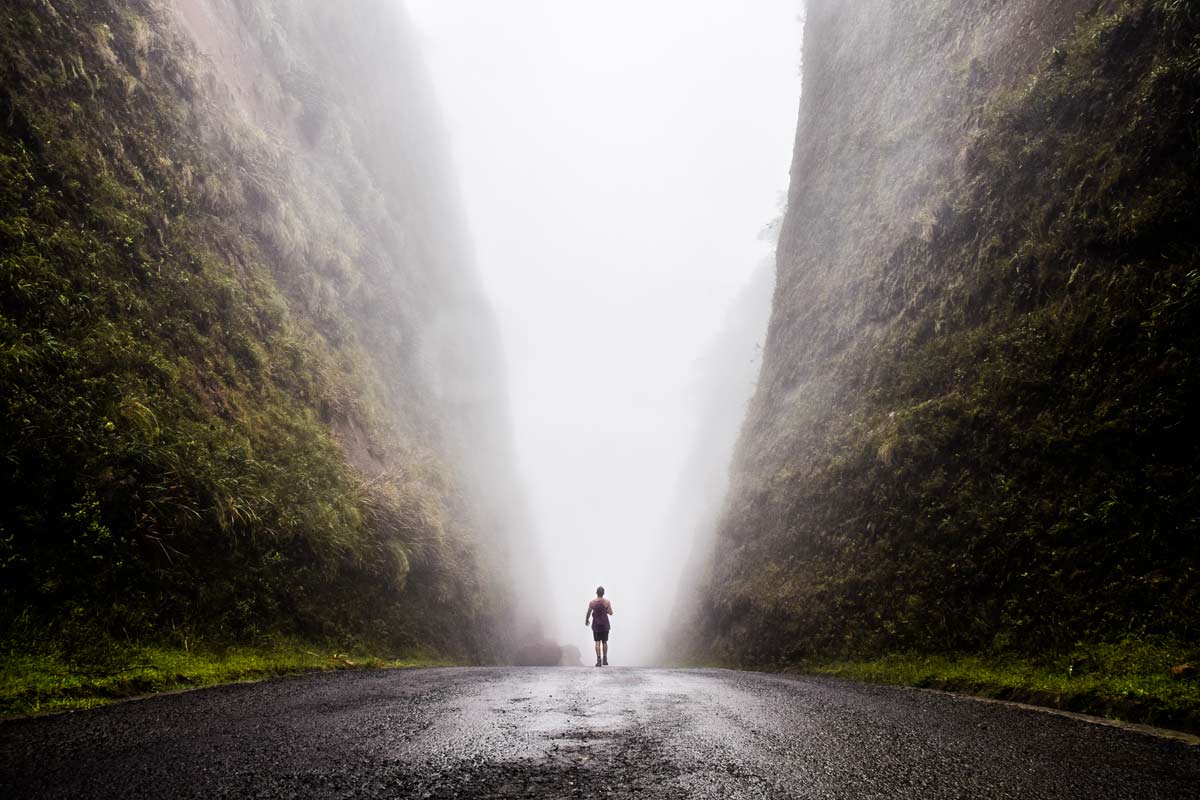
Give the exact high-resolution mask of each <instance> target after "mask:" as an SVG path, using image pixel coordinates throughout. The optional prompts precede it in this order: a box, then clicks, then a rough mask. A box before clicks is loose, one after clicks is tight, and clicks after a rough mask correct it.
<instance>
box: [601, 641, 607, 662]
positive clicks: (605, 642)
mask: <svg viewBox="0 0 1200 800" xmlns="http://www.w3.org/2000/svg"><path fill="white" fill-rule="evenodd" d="M602 663H603V664H604V665H605V666H608V639H605V640H604V661H603V662H602Z"/></svg>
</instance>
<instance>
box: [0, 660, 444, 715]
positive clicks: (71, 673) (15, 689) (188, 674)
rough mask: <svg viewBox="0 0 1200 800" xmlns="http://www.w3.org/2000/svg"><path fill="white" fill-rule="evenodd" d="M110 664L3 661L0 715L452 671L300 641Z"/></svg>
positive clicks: (437, 663) (431, 662)
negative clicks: (325, 679) (349, 672)
mask: <svg viewBox="0 0 1200 800" xmlns="http://www.w3.org/2000/svg"><path fill="white" fill-rule="evenodd" d="M110 658H111V661H110V666H105V667H103V668H101V667H85V666H80V665H78V664H73V663H72V662H70V661H69V660H67V659H65V658H64V657H62V656H61V655H58V654H31V653H19V652H13V653H7V654H3V655H0V716H4V717H11V716H19V715H24V714H36V713H43V712H48V711H66V710H71V709H85V708H94V707H96V706H101V705H105V704H107V703H111V702H113V701H114V700H119V699H121V698H127V697H135V696H138V695H143V694H152V693H157V692H168V691H174V690H179V689H192V688H197V687H200V686H211V685H215V684H220V683H236V682H242V681H253V680H262V679H264V678H271V677H276V676H280V675H295V674H299V673H303V672H321V671H327V670H342V669H397V668H415V667H438V666H454V662H452V661H449V660H446V659H444V658H440V657H438V656H436V655H435V654H433V653H425V652H418V653H413V654H408V655H406V656H403V657H395V656H394V655H384V654H378V653H370V652H364V653H351V654H347V653H343V652H335V651H333V650H330V649H328V648H318V647H314V646H312V645H307V644H304V643H300V642H289V643H283V644H273V645H270V646H267V647H231V648H228V649H223V650H217V649H212V650H197V649H193V650H190V651H188V650H183V649H181V648H177V647H167V646H145V645H130V646H127V647H124V648H122V649H120V650H119V651H116V652H113V653H111V654H110Z"/></svg>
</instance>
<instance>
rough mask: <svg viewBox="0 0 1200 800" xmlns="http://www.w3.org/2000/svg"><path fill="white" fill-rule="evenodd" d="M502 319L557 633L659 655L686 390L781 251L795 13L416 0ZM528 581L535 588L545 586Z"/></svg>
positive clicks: (414, 12)
mask: <svg viewBox="0 0 1200 800" xmlns="http://www.w3.org/2000/svg"><path fill="white" fill-rule="evenodd" d="M406 5H407V6H408V8H409V12H410V14H411V16H412V18H413V21H414V23H415V25H416V27H417V30H418V32H419V35H420V40H421V46H422V48H423V50H424V52H425V56H426V60H427V61H428V64H429V68H430V71H431V72H432V74H433V78H434V82H435V85H436V89H437V93H438V97H439V101H440V103H441V105H442V109H443V113H444V116H445V119H446V127H447V129H448V131H449V135H450V137H451V145H452V152H453V155H454V159H455V163H456V166H457V169H458V173H459V178H460V181H461V184H462V194H463V197H464V199H465V204H466V209H467V218H468V222H469V224H470V226H471V230H472V233H473V236H474V241H475V249H476V252H477V255H478V261H479V266H480V270H481V273H482V276H483V280H484V283H485V286H486V288H487V291H488V293H489V295H490V298H491V301H492V303H493V304H494V306H495V309H496V313H497V315H498V317H499V323H500V327H501V333H502V337H503V348H504V351H505V353H506V359H507V367H508V376H509V381H510V385H509V391H510V396H511V401H512V414H513V425H514V433H515V441H516V447H517V453H518V459H519V468H520V472H521V475H520V477H521V479H522V481H523V482H524V484H525V486H526V487H527V490H528V493H529V500H530V507H531V510H532V513H533V518H534V522H535V524H536V526H537V529H538V530H537V535H538V537H539V539H540V541H541V542H542V549H543V558H544V561H545V563H546V566H547V568H548V570H549V573H550V574H549V575H548V576H547V579H548V580H549V582H550V585H549V586H548V587H547V588H548V589H549V592H548V593H549V595H550V597H551V598H552V600H553V603H554V605H553V607H552V608H550V609H546V613H545V614H544V621H545V623H546V633H547V634H548V635H549V636H551V637H552V638H555V639H557V640H558V641H560V642H561V643H563V644H566V643H572V644H575V645H577V646H579V647H580V649H581V650H583V652H584V654H585V657H586V655H587V653H588V652H589V651H590V649H591V644H590V635H589V633H588V631H586V630H585V629H584V628H583V627H582V622H583V615H584V610H585V608H586V603H587V601H588V600H589V599H590V598H591V597H592V592H593V589H594V588H595V586H596V585H597V583H603V584H604V585H605V586H606V587H607V588H608V596H609V597H610V598H611V599H612V601H613V605H614V610H615V612H616V613H615V615H614V618H613V634H612V644H611V647H612V653H613V661H614V663H620V664H628V663H631V661H638V660H640V659H643V658H645V657H647V655H648V652H649V645H650V641H651V639H652V638H653V637H654V636H656V635H658V633H659V628H660V626H661V623H662V620H663V609H662V608H661V603H657V604H655V606H654V607H648V606H649V605H650V603H651V602H652V600H651V598H653V597H654V596H655V594H654V592H653V591H651V589H652V587H653V585H654V584H656V583H658V582H661V581H663V580H666V579H670V580H673V576H674V574H675V572H677V570H678V569H679V567H680V566H682V560H683V558H684V555H685V554H682V553H680V554H678V555H677V556H676V557H675V558H673V559H670V560H668V562H667V563H664V562H663V560H662V559H661V558H657V560H655V559H653V554H655V553H656V548H655V547H654V544H655V540H656V538H657V537H659V536H661V535H662V533H663V531H664V530H668V529H669V525H670V520H669V519H667V518H666V515H667V513H668V509H669V508H670V506H671V505H672V503H673V502H674V501H675V498H676V496H677V492H678V478H679V474H680V472H681V470H682V466H683V464H682V459H683V458H684V456H685V454H686V453H687V452H688V450H689V449H690V447H691V445H692V442H693V439H694V437H695V436H697V435H702V432H699V431H696V430H695V422H694V419H695V406H696V403H695V398H694V395H693V394H692V393H693V391H694V388H693V386H694V377H695V367H696V361H697V358H698V357H699V355H700V354H701V353H702V352H704V351H705V350H706V349H707V347H708V346H709V345H710V343H711V341H712V339H713V337H714V336H715V335H716V333H717V331H718V329H719V328H720V326H721V324H722V322H723V321H724V317H725V312H726V309H727V307H728V306H729V304H730V303H731V301H732V300H733V298H734V297H735V296H736V295H737V293H738V290H739V289H740V288H741V287H742V286H743V285H744V284H745V283H746V281H747V280H748V278H749V276H750V273H751V271H752V270H753V269H754V267H755V266H756V265H757V264H758V263H759V261H760V260H761V259H762V257H763V255H764V253H765V252H766V248H767V246H766V245H765V244H764V243H763V242H762V241H759V239H758V238H757V237H758V233H759V231H761V230H762V228H763V227H764V226H765V225H766V224H767V223H768V222H769V221H770V220H771V219H772V218H773V217H774V216H775V215H776V213H777V204H778V200H779V196H780V194H781V193H782V192H784V191H785V190H786V188H787V180H788V175H787V170H788V166H789V163H790V160H791V149H792V139H793V136H794V134H795V123H796V110H797V108H798V104H799V97H800V79H799V66H800V63H799V62H800V35H801V30H800V23H799V21H798V17H799V15H800V13H801V8H800V6H801V0H753V1H752V2H747V1H746V0H638V1H637V2H634V1H633V0H612V1H610V2H605V3H585V2H579V1H578V0H505V1H504V2H500V1H499V0H407V2H406ZM530 577H531V579H532V578H534V577H535V576H530Z"/></svg>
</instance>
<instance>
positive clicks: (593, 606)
mask: <svg viewBox="0 0 1200 800" xmlns="http://www.w3.org/2000/svg"><path fill="white" fill-rule="evenodd" d="M612 613H613V609H612V603H611V602H609V601H608V600H605V599H604V587H603V586H597V587H596V599H595V600H593V601H592V602H590V603H588V608H587V614H586V615H585V616H584V618H583V624H584V625H588V624H591V626H592V639H593V640H594V641H595V642H596V666H597V667H607V666H608V629H609V628H611V627H612V623H610V622H609V620H608V618H609V617H611V616H612ZM601 648H603V655H601Z"/></svg>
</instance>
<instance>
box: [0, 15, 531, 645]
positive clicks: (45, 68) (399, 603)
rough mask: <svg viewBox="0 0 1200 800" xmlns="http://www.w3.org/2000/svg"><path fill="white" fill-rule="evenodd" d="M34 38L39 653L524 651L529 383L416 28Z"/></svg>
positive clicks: (6, 231)
mask: <svg viewBox="0 0 1200 800" xmlns="http://www.w3.org/2000/svg"><path fill="white" fill-rule="evenodd" d="M0 28H2V30H0V47H2V48H3V51H4V52H3V70H4V79H3V88H2V89H0V148H2V149H0V170H2V172H3V175H2V182H3V186H4V189H3V197H2V200H0V202H2V204H3V205H2V208H0V220H2V221H0V261H2V264H3V274H2V275H0V281H2V291H0V298H2V300H0V302H2V305H0V314H2V317H0V319H2V323H3V324H2V326H0V336H3V346H2V347H0V388H2V392H0V394H2V396H3V400H0V403H2V404H3V406H4V408H3V413H4V417H5V420H6V425H5V426H4V431H3V433H2V434H0V452H3V459H2V461H3V467H2V468H0V488H2V490H3V494H4V496H6V497H10V498H14V500H13V502H11V503H8V504H5V506H4V508H3V509H2V510H0V531H2V534H0V542H2V543H0V569H2V570H3V571H4V576H3V587H4V588H3V590H0V591H2V595H0V596H2V599H3V605H4V610H5V612H6V614H5V619H6V620H9V621H11V624H10V625H8V626H7V628H8V629H9V633H10V635H24V634H22V631H24V632H26V633H28V632H29V631H40V630H48V631H50V632H51V633H50V634H48V635H49V636H50V637H51V638H54V637H58V639H60V640H62V641H68V640H71V639H72V637H74V638H76V639H78V638H81V637H89V636H92V635H93V634H95V633H97V632H108V633H110V634H116V635H124V636H127V637H133V638H135V639H137V638H143V637H162V636H181V637H183V639H182V640H183V641H185V642H186V641H187V637H188V636H191V637H192V641H195V639H196V637H200V638H204V637H209V638H215V639H219V640H229V639H234V640H242V639H247V638H249V639H254V638H257V637H261V636H264V635H277V634H283V635H297V636H303V637H308V638H315V639H328V640H337V641H345V642H355V641H371V642H375V643H378V644H381V645H387V646H389V647H393V648H400V649H404V648H418V647H431V648H434V649H436V650H438V651H439V652H442V653H446V654H450V655H457V656H459V657H464V658H472V659H477V660H490V659H495V658H501V657H503V656H504V652H505V647H506V645H505V643H503V642H501V641H500V640H498V639H497V638H496V637H495V635H494V634H493V633H492V632H493V631H494V630H495V629H496V628H497V626H496V624H495V622H496V616H495V615H496V614H497V613H499V608H501V607H505V608H506V613H507V612H508V611H511V604H512V603H514V602H516V600H515V599H514V596H513V594H512V592H511V588H510V587H511V581H510V580H509V578H510V575H509V567H508V564H509V557H510V554H511V553H512V552H513V550H514V548H516V547H519V546H520V544H521V542H520V541H519V535H520V534H519V532H520V530H521V513H522V512H521V503H520V500H519V498H518V491H517V489H516V487H515V486H514V485H513V484H512V483H511V482H509V481H508V480H507V478H506V477H505V476H507V475H509V474H510V473H511V470H510V462H509V445H508V441H507V436H508V432H507V420H506V419H505V417H504V415H505V400H504V394H503V377H502V375H500V374H499V359H498V356H497V353H496V352H495V349H494V348H495V331H494V326H493V323H492V319H491V313H490V310H489V308H488V306H487V303H486V301H485V300H484V298H483V297H482V294H481V290H480V287H479V283H478V280H477V278H476V275H475V272H474V265H473V263H472V256H471V252H470V247H469V244H468V243H467V242H468V239H467V238H466V236H465V230H464V228H463V223H462V217H461V214H460V213H459V210H458V204H457V197H456V190H455V188H454V180H453V175H452V174H451V173H450V170H449V169H448V168H447V159H446V157H445V154H444V153H443V151H442V149H441V145H440V142H441V132H440V130H439V127H438V125H439V124H438V121H437V113H436V109H435V108H434V107H433V104H432V103H431V101H430V90H429V87H428V83H427V80H426V77H425V74H424V71H423V67H422V65H421V62H420V59H419V57H418V55H417V54H416V52H415V48H414V44H413V41H412V36H411V33H410V31H409V30H408V26H407V22H406V20H405V18H404V16H403V13H402V10H401V9H400V7H399V6H398V4H395V3H389V2H364V3H356V4H355V8H354V10H353V12H350V11H349V10H348V9H346V8H343V7H342V6H340V5H338V4H332V3H324V2H317V1H316V0H313V1H312V2H307V1H306V2H298V3H292V2H272V0H179V1H178V2H176V3H162V2H158V0H130V1H129V2H117V0H102V1H101V2H82V0H18V2H17V3H15V4H14V6H13V7H12V8H11V9H6V13H5V15H4V19H3V20H0ZM9 423H11V424H9ZM525 557H526V558H528V555H526V556H525ZM532 569H534V570H536V565H534V566H533V567H532ZM39 635H40V634H39Z"/></svg>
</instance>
